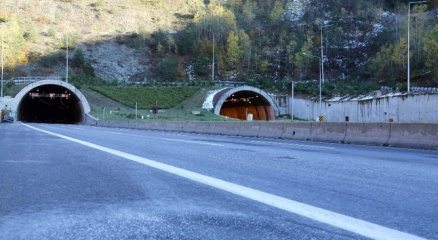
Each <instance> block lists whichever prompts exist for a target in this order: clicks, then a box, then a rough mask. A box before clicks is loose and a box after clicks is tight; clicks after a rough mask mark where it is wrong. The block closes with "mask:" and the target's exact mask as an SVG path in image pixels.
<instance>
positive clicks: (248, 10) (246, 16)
mask: <svg viewBox="0 0 438 240" xmlns="http://www.w3.org/2000/svg"><path fill="white" fill-rule="evenodd" d="M254 5H255V3H254V2H253V1H246V2H245V4H244V5H243V9H242V16H243V20H244V21H245V23H246V24H247V25H250V24H251V23H252V21H254V19H255V17H256V15H255V13H254V8H255V6H254Z"/></svg>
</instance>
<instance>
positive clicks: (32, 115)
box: [15, 80, 90, 124]
mask: <svg viewBox="0 0 438 240" xmlns="http://www.w3.org/2000/svg"><path fill="white" fill-rule="evenodd" d="M15 101H16V104H15V113H16V119H17V120H18V121H22V122H40V123H66V124H75V123H80V122H83V121H84V120H85V114H87V113H89V112H90V106H89V105H88V102H87V100H86V99H85V97H84V96H83V95H82V93H80V91H79V90H77V89H76V88H75V87H74V86H72V85H70V84H68V83H66V82H62V81H56V80H45V81H39V82H35V83H32V84H30V85H28V86H26V87H25V88H24V89H23V90H21V91H20V92H19V93H18V94H17V96H16V97H15Z"/></svg>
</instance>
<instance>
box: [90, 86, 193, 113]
mask: <svg viewBox="0 0 438 240" xmlns="http://www.w3.org/2000/svg"><path fill="white" fill-rule="evenodd" d="M90 88H91V89H92V90H94V91H96V92H98V93H100V94H102V95H104V96H106V97H108V98H110V99H112V100H115V101H117V102H120V103H122V104H124V105H126V106H129V107H135V103H136V102H137V104H138V108H139V109H151V108H152V107H155V106H156V107H158V108H160V109H169V108H173V107H175V106H177V105H178V104H180V103H181V102H183V101H184V100H186V99H187V98H189V97H191V96H193V95H194V94H195V93H196V92H197V91H199V90H200V87H136V86H91V87H90Z"/></svg>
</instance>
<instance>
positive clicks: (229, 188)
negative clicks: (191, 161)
mask: <svg viewBox="0 0 438 240" xmlns="http://www.w3.org/2000/svg"><path fill="white" fill-rule="evenodd" d="M23 125H24V126H27V127H29V128H32V129H34V130H36V131H40V132H43V133H46V134H49V135H52V136H55V137H59V138H62V139H65V140H68V141H71V142H75V143H78V144H81V145H84V146H87V147H90V148H94V149H96V150H100V151H103V152H106V153H109V154H112V155H115V156H119V157H122V158H125V159H128V160H131V161H134V162H138V163H142V164H144V165H147V166H149V167H152V168H155V169H158V170H162V171H165V172H168V173H171V174H174V175H177V176H180V177H183V178H186V179H190V180H193V181H196V182H199V183H202V184H205V185H208V186H211V187H214V188H217V189H220V190H223V191H226V192H230V193H233V194H236V195H239V196H242V197H245V198H248V199H251V200H254V201H257V202H260V203H264V204H267V205H269V206H272V207H275V208H279V209H282V210H285V211H288V212H290V213H293V214H297V215H301V216H303V217H306V218H309V219H312V220H315V221H318V222H321V223H325V224H328V225H331V226H334V227H337V228H340V229H344V230H347V231H350V232H352V233H356V234H359V235H362V236H365V237H368V238H372V239H382V240H383V239H386V240H392V239H394V240H400V239H425V238H421V237H419V236H415V235H412V234H409V233H405V232H401V231H398V230H395V229H391V228H387V227H384V226H380V225H377V224H375V223H371V222H367V221H364V220H360V219H357V218H353V217H349V216H346V215H343V214H339V213H336V212H332V211H329V210H325V209H322V208H318V207H314V206H312V205H308V204H305V203H301V202H297V201H294V200H290V199H287V198H284V197H280V196H276V195H273V194H269V193H266V192H262V191H259V190H256V189H253V188H249V187H245V186H242V185H238V184H234V183H231V182H227V181H224V180H221V179H218V178H214V177H210V176H206V175H203V174H199V173H196V172H192V171H188V170H185V169H182V168H178V167H174V166H171V165H168V164H164V163H160V162H157V161H154V160H150V159H147V158H143V157H140V156H136V155H133V154H130V153H125V152H122V151H118V150H114V149H111V148H107V147H103V146H100V145H97V144H94V143H90V142H86V141H82V140H79V139H75V138H71V137H68V136H64V135H61V134H57V133H54V132H49V131H46V130H42V129H39V128H36V127H33V126H30V125H27V124H23Z"/></svg>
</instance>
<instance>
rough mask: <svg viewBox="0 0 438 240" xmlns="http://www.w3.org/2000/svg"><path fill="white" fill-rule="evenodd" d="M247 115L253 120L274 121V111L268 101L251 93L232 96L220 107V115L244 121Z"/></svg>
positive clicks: (244, 92) (246, 92)
mask: <svg viewBox="0 0 438 240" xmlns="http://www.w3.org/2000/svg"><path fill="white" fill-rule="evenodd" d="M248 114H252V115H253V119H254V120H264V121H269V120H275V113H274V110H273V108H272V106H271V104H270V103H269V101H268V100H267V99H266V98H265V97H263V96H262V95H260V94H258V93H256V92H252V91H240V92H236V93H234V94H232V95H231V96H230V97H228V98H227V100H226V101H225V102H224V104H223V105H222V107H221V111H220V115H222V116H227V117H231V118H236V119H240V120H246V119H247V116H248Z"/></svg>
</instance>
